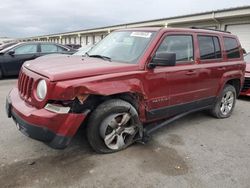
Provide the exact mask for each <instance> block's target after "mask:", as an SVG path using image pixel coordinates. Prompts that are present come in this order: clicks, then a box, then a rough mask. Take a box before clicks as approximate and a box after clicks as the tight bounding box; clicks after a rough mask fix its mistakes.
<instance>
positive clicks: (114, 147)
mask: <svg viewBox="0 0 250 188" xmlns="http://www.w3.org/2000/svg"><path fill="white" fill-rule="evenodd" d="M140 127H141V123H140V120H139V117H138V113H137V111H136V109H135V108H134V107H133V106H132V105H131V104H130V103H128V102H126V101H123V100H121V99H111V100H108V101H105V102H103V103H102V104H100V105H99V106H98V107H97V108H96V109H95V110H94V111H93V112H92V114H91V115H90V117H89V121H88V125H87V139H88V142H89V144H90V145H91V147H92V148H93V149H94V150H95V151H96V152H97V153H113V152H117V151H120V150H123V149H125V148H127V147H128V146H129V145H131V144H133V143H134V142H135V138H136V135H138V133H139V132H140Z"/></svg>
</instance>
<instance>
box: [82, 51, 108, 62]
mask: <svg viewBox="0 0 250 188" xmlns="http://www.w3.org/2000/svg"><path fill="white" fill-rule="evenodd" d="M86 55H87V56H88V57H96V58H101V59H104V60H108V61H111V58H110V57H107V56H104V55H98V54H95V55H89V54H88V53H86Z"/></svg>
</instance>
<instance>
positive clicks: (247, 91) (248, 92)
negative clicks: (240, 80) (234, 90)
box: [240, 52, 250, 97]
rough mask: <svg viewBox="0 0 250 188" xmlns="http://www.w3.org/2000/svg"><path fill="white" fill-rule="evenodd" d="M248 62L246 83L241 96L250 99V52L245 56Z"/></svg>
mask: <svg viewBox="0 0 250 188" xmlns="http://www.w3.org/2000/svg"><path fill="white" fill-rule="evenodd" d="M244 60H245V61H246V72H245V82H244V86H243V88H242V90H241V93H240V95H242V96H243V95H244V96H248V97H250V52H249V53H248V54H246V55H245V56H244Z"/></svg>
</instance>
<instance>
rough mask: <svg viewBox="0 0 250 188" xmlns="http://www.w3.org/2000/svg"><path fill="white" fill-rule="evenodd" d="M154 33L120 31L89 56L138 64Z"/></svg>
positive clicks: (108, 37) (89, 53) (114, 33)
mask: <svg viewBox="0 0 250 188" xmlns="http://www.w3.org/2000/svg"><path fill="white" fill-rule="evenodd" d="M153 35H154V32H146V31H118V32H113V33H111V34H109V35H108V36H107V37H105V38H104V39H103V40H102V41H100V42H99V43H98V44H97V45H95V46H94V47H93V48H92V49H91V50H90V51H89V52H88V55H89V56H90V57H91V56H92V57H94V56H95V57H97V56H103V57H108V58H109V59H111V60H112V61H118V62H124V63H136V62H137V61H138V59H139V58H140V57H141V55H142V54H143V52H144V51H145V50H146V48H147V46H148V44H149V42H150V41H151V39H152V38H153Z"/></svg>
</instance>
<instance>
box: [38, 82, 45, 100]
mask: <svg viewBox="0 0 250 188" xmlns="http://www.w3.org/2000/svg"><path fill="white" fill-rule="evenodd" d="M36 95H37V97H38V98H39V99H40V100H43V99H45V97H46V95H47V84H46V81H45V80H40V81H39V83H38V84H37V88H36Z"/></svg>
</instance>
